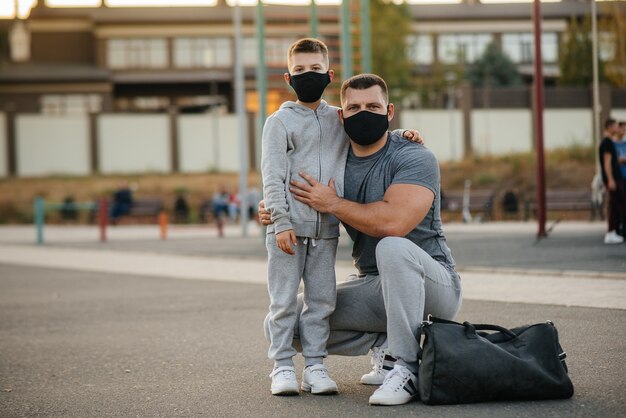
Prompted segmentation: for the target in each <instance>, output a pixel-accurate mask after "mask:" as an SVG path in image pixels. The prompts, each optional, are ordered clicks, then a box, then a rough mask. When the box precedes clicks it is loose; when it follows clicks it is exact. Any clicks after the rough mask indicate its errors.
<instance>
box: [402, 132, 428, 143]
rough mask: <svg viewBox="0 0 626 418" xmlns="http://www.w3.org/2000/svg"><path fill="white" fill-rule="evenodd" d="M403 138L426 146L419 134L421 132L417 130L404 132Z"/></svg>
mask: <svg viewBox="0 0 626 418" xmlns="http://www.w3.org/2000/svg"><path fill="white" fill-rule="evenodd" d="M402 136H403V137H404V138H406V139H408V140H409V141H412V142H417V143H418V144H421V145H424V139H423V138H422V135H421V134H420V133H419V131H416V130H415V129H407V130H406V131H404V132H402Z"/></svg>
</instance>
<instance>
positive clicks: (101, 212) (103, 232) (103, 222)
mask: <svg viewBox="0 0 626 418" xmlns="http://www.w3.org/2000/svg"><path fill="white" fill-rule="evenodd" d="M108 220H109V210H108V203H107V200H106V198H104V197H101V198H100V200H99V201H98V226H100V241H102V242H105V241H106V240H107V224H108Z"/></svg>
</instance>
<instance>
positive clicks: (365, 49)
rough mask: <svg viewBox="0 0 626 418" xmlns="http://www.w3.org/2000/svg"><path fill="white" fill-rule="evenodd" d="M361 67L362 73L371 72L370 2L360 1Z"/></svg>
mask: <svg viewBox="0 0 626 418" xmlns="http://www.w3.org/2000/svg"><path fill="white" fill-rule="evenodd" d="M360 13H361V51H362V52H361V53H362V54H363V55H362V57H363V58H362V62H361V67H362V71H363V72H364V73H371V72H372V34H371V31H370V0H361V9H360Z"/></svg>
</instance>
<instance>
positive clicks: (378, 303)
mask: <svg viewBox="0 0 626 418" xmlns="http://www.w3.org/2000/svg"><path fill="white" fill-rule="evenodd" d="M376 265H377V266H378V271H379V273H380V275H378V276H377V275H367V276H364V277H358V276H356V275H353V276H350V278H349V279H348V280H347V281H345V282H342V283H339V284H338V285H337V306H336V308H335V312H334V313H333V314H332V315H331V317H330V336H329V339H328V344H327V348H328V352H329V353H330V354H339V355H348V356H358V355H364V354H367V352H368V350H370V349H371V348H373V347H379V346H381V345H384V344H385V343H386V344H387V345H388V348H389V351H390V354H391V355H392V356H394V357H396V358H397V359H398V362H399V363H400V364H403V365H405V366H407V367H408V368H409V369H411V370H412V371H414V372H416V371H417V366H418V362H417V353H418V348H419V332H420V324H421V321H422V320H423V319H424V318H425V317H426V316H427V315H428V314H432V315H434V316H437V317H440V318H444V319H452V318H454V316H455V315H456V313H457V312H458V310H459V309H460V307H461V300H462V289H461V282H460V279H459V277H458V275H456V274H454V273H451V272H450V271H448V270H447V269H446V268H444V267H443V266H442V265H441V264H439V263H438V262H437V261H435V260H434V259H432V258H431V257H430V255H428V253H426V252H425V251H424V250H422V249H421V248H420V247H418V246H417V245H415V244H414V243H413V242H411V241H409V240H407V239H405V238H398V237H387V238H383V239H382V240H381V241H380V242H379V243H378V245H377V247H376ZM302 306H303V305H302V297H301V296H300V297H299V298H298V312H300V308H301V307H302ZM268 318H269V317H268ZM268 318H266V321H265V323H266V328H265V329H266V336H268V333H267V332H268V326H267V325H268ZM299 334H301V332H299V331H298V330H296V331H295V338H296V340H294V345H295V346H296V347H298V341H297V338H298V335H299Z"/></svg>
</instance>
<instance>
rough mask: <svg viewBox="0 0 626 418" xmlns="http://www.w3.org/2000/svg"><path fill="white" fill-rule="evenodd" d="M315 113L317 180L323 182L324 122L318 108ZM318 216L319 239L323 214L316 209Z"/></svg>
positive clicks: (317, 229)
mask: <svg viewBox="0 0 626 418" xmlns="http://www.w3.org/2000/svg"><path fill="white" fill-rule="evenodd" d="M313 113H314V114H315V120H316V121H317V127H318V129H319V131H318V132H319V136H318V138H319V141H318V142H317V170H318V171H317V181H319V182H321V181H322V124H321V123H320V118H319V116H318V114H317V109H316V110H314V111H313ZM315 214H316V215H317V216H316V221H315V238H316V239H319V236H320V232H321V227H322V226H321V223H322V220H321V218H322V215H321V214H320V213H319V212H318V211H315Z"/></svg>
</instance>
